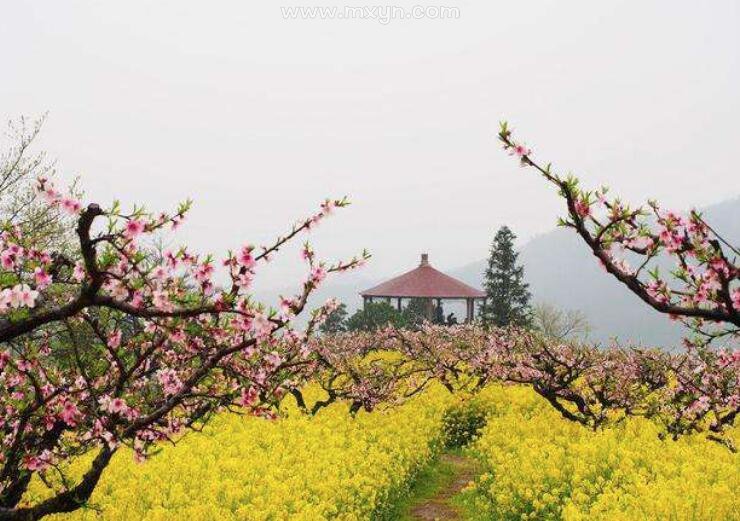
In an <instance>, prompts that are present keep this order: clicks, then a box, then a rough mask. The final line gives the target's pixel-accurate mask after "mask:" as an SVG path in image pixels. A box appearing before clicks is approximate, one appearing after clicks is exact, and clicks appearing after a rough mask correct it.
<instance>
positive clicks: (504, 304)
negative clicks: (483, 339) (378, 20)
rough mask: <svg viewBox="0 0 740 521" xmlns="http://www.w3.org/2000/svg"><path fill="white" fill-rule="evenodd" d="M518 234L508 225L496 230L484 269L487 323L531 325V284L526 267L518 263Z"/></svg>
mask: <svg viewBox="0 0 740 521" xmlns="http://www.w3.org/2000/svg"><path fill="white" fill-rule="evenodd" d="M514 239H516V235H514V232H512V231H511V230H510V229H509V228H508V227H507V226H502V227H501V228H499V230H498V232H496V236H495V237H494V239H493V243H492V244H491V254H490V257H489V258H488V266H487V268H486V271H485V273H484V277H485V281H484V288H485V291H486V297H487V300H486V304H485V305H484V306H482V307H481V310H480V319H481V321H482V322H483V324H484V325H492V326H509V325H512V326H527V325H529V321H530V307H529V299H530V297H531V294H530V293H529V284H527V283H526V282H524V268H523V267H522V266H519V265H518V264H517V258H518V256H519V253H517V252H516V251H514Z"/></svg>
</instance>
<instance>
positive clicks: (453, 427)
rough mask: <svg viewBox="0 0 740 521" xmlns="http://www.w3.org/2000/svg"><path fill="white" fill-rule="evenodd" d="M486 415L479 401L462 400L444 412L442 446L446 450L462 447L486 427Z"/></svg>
mask: <svg viewBox="0 0 740 521" xmlns="http://www.w3.org/2000/svg"><path fill="white" fill-rule="evenodd" d="M487 421H488V415H487V412H486V409H485V407H484V406H483V404H481V402H480V401H479V400H475V399H472V400H463V401H460V402H459V403H456V404H455V405H453V406H451V407H450V408H449V409H447V410H446V411H445V414H444V417H443V418H442V430H443V433H444V444H445V446H446V447H447V448H458V447H464V446H465V445H467V444H468V443H470V442H471V441H473V440H474V439H475V438H476V437H477V436H478V433H479V432H480V431H481V429H483V427H485V426H486V423H487Z"/></svg>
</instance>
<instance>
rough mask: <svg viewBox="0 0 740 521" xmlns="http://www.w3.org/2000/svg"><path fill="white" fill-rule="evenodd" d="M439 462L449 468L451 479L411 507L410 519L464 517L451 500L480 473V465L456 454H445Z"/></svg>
mask: <svg viewBox="0 0 740 521" xmlns="http://www.w3.org/2000/svg"><path fill="white" fill-rule="evenodd" d="M439 463H440V465H445V466H447V467H448V468H449V472H450V473H451V477H450V479H449V480H445V481H446V482H445V483H443V484H442V486H441V487H440V488H439V489H437V490H436V491H434V493H433V495H431V496H430V497H427V498H420V500H419V501H418V502H417V503H415V504H414V505H413V506H412V507H411V511H410V516H409V518H410V519H415V520H419V521H448V520H456V519H463V517H462V516H461V514H460V510H459V509H458V508H456V507H455V506H454V505H453V504H452V501H451V500H452V498H453V497H454V496H455V495H456V494H457V493H458V492H460V491H461V490H462V489H463V488H465V486H466V485H467V484H468V483H470V482H471V481H472V480H473V479H475V477H476V476H477V475H478V474H479V473H480V465H479V464H478V462H477V461H476V460H474V459H473V458H469V457H465V456H458V455H454V454H443V455H442V456H440V462H439Z"/></svg>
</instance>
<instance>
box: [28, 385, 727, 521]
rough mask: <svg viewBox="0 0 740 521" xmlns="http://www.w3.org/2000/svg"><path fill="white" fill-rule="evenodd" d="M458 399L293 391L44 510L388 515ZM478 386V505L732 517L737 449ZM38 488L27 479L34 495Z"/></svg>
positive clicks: (601, 514)
mask: <svg viewBox="0 0 740 521" xmlns="http://www.w3.org/2000/svg"><path fill="white" fill-rule="evenodd" d="M456 400H457V398H456V397H452V396H451V395H449V393H447V391H445V390H443V389H441V388H440V387H433V388H430V389H429V390H427V391H425V392H424V393H422V394H421V395H420V396H419V397H417V398H415V399H413V400H411V401H410V402H408V403H406V404H405V405H402V406H399V407H395V408H391V409H389V410H380V411H376V412H373V413H370V414H368V413H365V412H361V413H359V414H358V415H357V416H356V417H355V418H353V417H351V416H350V415H349V413H348V409H347V406H346V405H343V404H336V405H333V406H331V407H329V408H327V409H325V410H323V411H322V412H321V413H320V414H318V415H317V416H316V417H313V418H311V417H307V416H304V415H301V414H299V413H298V412H297V411H296V410H295V408H294V407H291V406H289V405H288V406H286V408H285V409H286V415H285V417H283V418H280V419H279V420H275V421H268V420H262V419H257V418H252V417H241V416H235V415H222V416H220V417H218V418H216V419H215V420H214V421H213V422H212V423H211V424H210V425H209V426H208V427H207V428H206V430H205V432H204V433H197V434H191V435H188V436H186V437H185V438H184V439H183V440H182V441H181V442H180V443H179V444H178V445H177V446H175V447H165V448H164V449H163V450H162V451H161V453H159V454H157V455H156V456H154V457H152V458H151V459H150V460H149V461H147V462H146V463H144V464H138V463H135V462H134V461H133V458H132V457H131V454H130V453H129V452H127V451H126V452H121V453H119V454H118V455H117V456H116V458H115V460H114V461H113V463H112V464H111V467H110V469H109V470H108V472H107V473H105V474H104V476H103V478H102V480H101V483H100V486H99V487H98V489H97V490H96V491H95V493H94V495H93V501H92V504H91V507H93V508H89V509H85V510H81V511H78V512H75V513H73V514H69V515H63V516H62V515H58V516H53V517H52V519H55V520H56V521H60V520H96V521H99V520H103V521H124V520H125V521H128V520H139V519H146V520H153V521H164V520H167V521H169V520H186V521H200V520H217V519H218V520H222V519H223V520H271V521H272V520H275V521H277V520H312V521H313V520H316V521H321V520H324V519H338V520H369V519H392V518H393V514H392V512H393V505H394V503H395V502H397V501H398V500H399V499H400V498H401V497H402V496H403V495H404V494H406V493H407V492H408V488H409V485H410V484H411V482H412V481H413V478H414V476H415V475H416V474H417V472H418V471H419V470H421V469H422V468H423V467H424V466H425V465H426V464H427V463H428V462H429V461H430V460H431V459H432V458H434V457H435V455H436V454H437V452H438V451H439V450H440V446H439V445H440V441H441V438H442V436H441V430H442V417H443V414H444V411H445V410H446V409H448V408H449V407H450V406H451V405H452V404H453V403H454V402H455V401H456ZM476 400H480V401H481V402H482V403H483V404H484V405H485V407H486V408H487V409H488V410H489V411H490V417H489V419H488V424H487V426H486V427H485V428H484V429H483V431H482V432H481V434H480V436H479V437H478V438H477V440H476V441H475V442H474V443H473V444H472V445H471V446H470V449H469V450H470V451H471V454H473V455H475V456H476V457H478V458H479V459H480V460H481V461H482V463H483V467H484V468H485V472H484V473H483V474H482V475H481V476H479V477H478V478H477V479H476V481H475V484H474V485H472V486H471V487H470V489H469V490H468V491H466V492H465V493H464V497H465V499H464V501H465V502H467V505H468V507H469V508H468V511H469V513H470V514H471V515H473V517H474V518H476V519H491V520H499V519H502V520H513V519H517V520H520V519H543V520H544V519H553V520H560V519H562V520H565V521H579V520H610V521H611V520H629V521H635V520H655V519H659V520H664V519H665V520H676V521H681V520H686V521H689V520H691V521H695V520H696V521H702V520H712V521H714V520H733V519H740V516H738V514H737V512H738V511H740V504H739V503H738V499H737V491H738V490H740V456H738V455H737V454H732V453H731V452H730V451H728V450H727V449H726V448H724V447H722V446H720V445H718V444H716V443H713V442H709V441H707V440H706V439H704V438H703V437H701V436H694V437H688V438H685V439H682V440H679V441H678V442H673V441H661V440H660V439H659V438H658V432H659V429H658V427H657V426H656V425H655V424H653V423H651V422H650V421H647V420H642V419H630V420H628V421H626V422H624V423H623V424H620V425H618V426H615V427H610V428H608V429H605V430H603V431H599V432H592V431H590V430H588V429H586V428H584V427H582V426H580V425H576V424H573V423H570V422H567V421H565V420H563V419H562V418H561V417H560V416H559V415H558V414H557V413H556V412H555V411H554V410H552V409H551V408H550V407H549V406H548V405H547V404H546V403H545V402H544V400H542V399H541V398H540V397H538V396H536V395H535V394H534V393H533V392H532V391H531V390H529V389H527V388H523V387H500V386H492V387H490V388H488V389H486V390H484V391H483V392H482V393H481V395H480V396H479V397H478V398H476ZM45 493H46V492H45V490H44V488H43V487H42V486H41V484H40V483H39V482H36V483H34V486H33V488H32V491H31V492H30V496H34V495H36V496H43V495H44V494H45ZM30 499H33V497H30Z"/></svg>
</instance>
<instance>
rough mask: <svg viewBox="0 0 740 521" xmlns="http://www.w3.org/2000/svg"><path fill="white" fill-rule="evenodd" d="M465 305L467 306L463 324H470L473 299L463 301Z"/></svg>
mask: <svg viewBox="0 0 740 521" xmlns="http://www.w3.org/2000/svg"><path fill="white" fill-rule="evenodd" d="M465 303H466V304H467V313H466V317H465V322H472V321H473V307H474V304H473V299H472V298H468V299H465Z"/></svg>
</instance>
